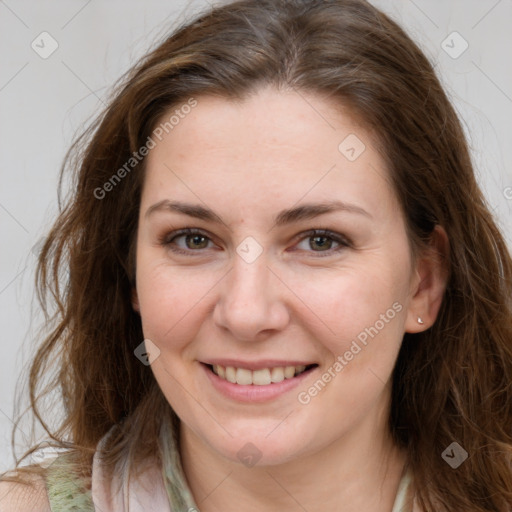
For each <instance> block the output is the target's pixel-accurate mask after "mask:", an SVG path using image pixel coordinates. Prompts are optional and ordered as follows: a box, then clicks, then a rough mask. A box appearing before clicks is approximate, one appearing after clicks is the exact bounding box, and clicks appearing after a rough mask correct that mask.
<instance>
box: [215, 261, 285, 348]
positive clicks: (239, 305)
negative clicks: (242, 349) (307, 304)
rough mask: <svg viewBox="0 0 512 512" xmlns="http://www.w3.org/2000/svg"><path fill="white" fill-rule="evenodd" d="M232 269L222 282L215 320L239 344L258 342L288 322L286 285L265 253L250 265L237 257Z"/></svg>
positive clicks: (282, 327) (281, 328)
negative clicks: (269, 263) (240, 342)
mask: <svg viewBox="0 0 512 512" xmlns="http://www.w3.org/2000/svg"><path fill="white" fill-rule="evenodd" d="M233 260H234V261H233V267H232V269H231V271H230V272H229V273H228V274H227V275H226V277H225V279H223V280H222V281H221V283H219V286H220V291H219V296H218V301H217V303H216V305H215V309H214V313H213V318H214V321H215V323H216V325H217V326H219V327H220V328H222V329H224V330H228V331H229V332H230V333H231V335H232V336H233V337H234V338H235V339H236V340H240V341H257V340H260V339H262V338H263V337H266V336H268V335H269V334H270V333H271V332H272V331H275V332H277V331H280V330H283V329H284V328H285V327H286V326H287V325H288V323H289V319H290V316H289V311H288V308H287V304H286V298H285V294H286V290H287V288H286V286H285V285H284V284H283V283H282V282H281V281H280V280H279V278H278V277H277V275H276V273H275V272H274V271H273V270H272V269H271V268H270V267H269V265H268V261H267V259H266V258H265V253H263V254H262V255H260V256H259V258H258V259H256V261H253V262H252V263H247V262H246V261H244V260H243V259H242V258H241V257H239V256H238V254H235V255H234V257H233Z"/></svg>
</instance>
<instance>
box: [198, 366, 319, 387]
mask: <svg viewBox="0 0 512 512" xmlns="http://www.w3.org/2000/svg"><path fill="white" fill-rule="evenodd" d="M205 366H206V367H207V368H209V370H210V371H211V372H212V373H214V374H215V375H217V376H218V377H219V378H221V379H223V380H225V381H227V382H231V383H232V384H239V385H243V386H248V385H253V386H268V385H270V384H277V383H278V382H282V381H283V380H287V379H293V378H295V377H297V376H299V375H302V374H304V373H306V372H309V371H311V370H312V369H313V368H316V367H317V366H318V364H310V365H308V366H278V367H275V368H262V369H261V370H248V369H246V368H235V367H233V366H227V367H224V366H221V365H217V364H216V365H211V364H207V365H205Z"/></svg>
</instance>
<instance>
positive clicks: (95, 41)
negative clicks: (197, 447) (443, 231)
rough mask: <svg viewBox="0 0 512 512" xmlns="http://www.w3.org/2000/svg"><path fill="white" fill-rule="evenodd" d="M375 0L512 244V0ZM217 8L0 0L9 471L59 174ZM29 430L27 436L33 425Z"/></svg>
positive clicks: (3, 460)
mask: <svg viewBox="0 0 512 512" xmlns="http://www.w3.org/2000/svg"><path fill="white" fill-rule="evenodd" d="M373 3H374V4H375V5H377V6H378V7H380V8H382V9H384V10H385V11H386V12H388V13H389V14H391V15H392V16H393V17H394V18H395V19H396V20H397V21H398V22H399V23H401V24H402V26H404V27H405V28H406V30H407V31H408V32H409V34H410V35H411V36H412V37H413V39H415V40H416V41H417V42H418V43H419V44H420V46H421V47H422V48H423V49H424V51H425V52H426V53H427V55H428V56H429V57H430V58H431V60H433V61H434V62H436V63H437V67H436V69H437V70H438V72H439V74H440V76H441V79H442V82H443V84H444V85H445V87H446V89H447V90H448V92H449V94H450V96H451V98H452V100H453V102H454V104H455V106H456V108H457V110H458V112H459V113H460V116H461V118H462V120H463V122H464V124H465V127H466V132H467V135H468V137H469V140H470V145H471V149H472V153H473V158H474V162H475V165H476V169H477V173H478V179H479V181H480V183H481V185H482V187H483V189H484V191H485V194H486V196H487V198H488V201H489V204H490V206H491V208H492V210H493V211H494V212H495V214H496V217H497V218H498V221H499V223H500V225H501V227H502V229H503V231H504V233H505V236H506V237H507V240H508V243H509V245H510V246H512V242H511V241H512V222H511V221H510V219H511V213H512V176H511V172H510V169H511V162H512V148H511V146H512V145H511V142H512V141H511V140H510V133H511V131H512V71H511V53H512V51H511V49H512V31H511V29H510V24H511V21H512V1H511V0H458V1H446V0H434V1H427V0H393V1H389V0H388V1H381V0H379V1H377V0H375V1H374V2H373ZM209 5H211V3H209V2H207V1H206V0H198V1H194V2H185V1H182V0H179V1H178V0H167V1H156V0H152V1H145V2H143V1H134V0H132V1H127V0H122V1H121V0H108V1H107V0H104V1H101V0H89V1H87V0H80V1H79V0H62V1H56V0H51V1H46V2H41V1H40V0H30V1H27V0H21V1H16V0H0V41H1V46H0V51H1V65H0V113H1V118H0V149H1V150H0V178H1V179H0V236H1V239H0V240H1V241H0V247H1V249H0V256H1V260H0V322H1V326H2V340H1V346H2V357H1V358H0V390H1V393H0V471H3V470H5V469H7V468H9V467H12V464H13V459H12V456H11V453H10V435H11V429H12V418H13V407H14V390H15V385H16V382H17V379H18V377H19V375H20V373H21V371H22V369H23V365H24V364H25V363H26V362H27V361H28V359H29V357H30V356H31V355H33V353H34V348H33V347H34V343H35V341H34V339H35V328H36V327H38V325H39V322H40V321H41V316H40V314H38V312H37V309H36V308H34V309H33V310H31V303H32V300H33V293H34V287H33V275H34V268H35V265H34V264H35V254H34V253H35V252H36V251H35V250H34V251H32V249H33V247H34V246H35V245H37V243H38V241H39V240H40V239H41V236H42V235H43V234H44V233H45V231H46V230H47V229H48V227H49V224H50V222H51V219H52V218H53V217H54V215H55V213H56V211H57V204H56V199H57V195H56V186H57V176H58V172H59V168H60V165H61V163H62V160H63V157H64V154H65V152H66V149H67V148H68V147H69V145H70V143H71V141H72V139H73V137H74V136H75V135H76V134H77V133H78V132H80V130H81V129H82V128H83V126H84V123H85V122H86V121H87V120H89V119H90V118H91V116H92V115H93V114H94V113H96V112H98V111H99V110H100V108H101V107H102V106H103V105H102V103H103V101H104V100H105V98H106V95H107V94H108V92H109V90H110V88H111V87H112V86H113V84H114V82H115V80H116V79H117V78H118V77H119V76H120V75H121V74H122V73H123V72H125V71H126V70H127V69H128V68H129V67H130V65H131V64H132V63H133V62H134V61H135V59H136V58H138V57H139V56H141V55H142V54H143V53H144V52H145V51H146V50H147V49H148V48H149V47H151V46H153V45H154V44H155V43H156V42H157V41H158V40H159V39H160V38H162V37H163V36H164V35H165V34H166V33H167V32H168V31H169V30H170V29H172V28H173V27H174V26H175V24H176V22H177V20H182V19H183V18H184V17H186V16H189V15H190V14H192V13H193V12H197V11H198V10H202V9H208V8H209ZM44 31H46V32H48V33H49V34H50V35H51V37H52V38H54V39H55V40H56V41H57V43H58V49H57V50H56V51H55V52H54V53H53V54H52V55H51V56H49V57H48V58H46V59H43V58H41V57H40V56H39V55H38V54H37V53H36V52H35V51H34V50H33V49H32V47H31V43H32V41H34V40H35V41H36V43H37V42H38V41H40V37H39V35H40V34H41V33H42V32H44ZM454 31H457V32H458V33H459V34H460V35H461V36H462V37H463V38H464V40H465V41H467V43H468V44H469V47H468V49H467V50H466V51H465V52H464V53H463V54H462V55H460V56H459V57H458V58H456V59H454V58H452V57H451V56H450V55H448V54H447V53H446V52H445V50H444V49H443V47H442V45H443V41H446V42H445V43H444V45H449V46H450V47H452V49H451V50H450V51H451V52H452V54H453V53H454V52H458V51H460V50H461V49H462V46H461V45H462V44H464V43H463V41H462V40H461V39H460V38H458V36H450V37H449V38H448V39H447V37H448V36H449V35H450V34H452V32H454ZM39 44H40V45H41V43H39ZM46 48H48V46H46ZM509 187H510V188H509ZM23 382H25V381H23ZM55 414H58V411H57V410H55ZM21 429H22V434H21V436H20V438H19V440H20V441H23V437H24V435H23V432H25V433H28V426H26V425H25V424H22V426H21Z"/></svg>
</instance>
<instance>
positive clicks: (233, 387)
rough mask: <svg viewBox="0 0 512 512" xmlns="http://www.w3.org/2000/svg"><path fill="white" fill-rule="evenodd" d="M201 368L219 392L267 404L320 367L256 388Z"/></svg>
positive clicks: (204, 365)
mask: <svg viewBox="0 0 512 512" xmlns="http://www.w3.org/2000/svg"><path fill="white" fill-rule="evenodd" d="M201 366H202V367H203V370H204V371H205V372H206V375H207V376H208V378H209V379H210V382H211V383H212V385H213V387H214V388H215V389H216V390H217V391H219V392H220V393H222V394H223V395H224V396H226V397H228V398H231V399H233V400H238V401H239V402H266V401H267V400H272V399H273V398H276V397H278V396H280V395H283V394H284V393H286V392H288V391H291V390H292V389H293V388H295V387H297V386H298V385H299V384H300V383H301V382H302V381H304V379H307V378H308V377H309V375H310V374H311V373H312V372H314V371H315V370H316V369H317V368H318V366H314V367H313V368H310V369H309V370H307V371H305V372H302V373H301V374H300V375H297V377H293V378H292V379H285V380H283V381H281V382H274V383H272V384H267V385H265V386H256V385H254V384H248V385H245V384H233V383H232V382H228V381H227V380H224V379H221V378H220V377H219V376H218V375H217V374H215V373H213V371H212V370H210V368H209V366H207V365H206V364H204V363H201Z"/></svg>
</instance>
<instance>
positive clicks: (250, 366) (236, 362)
mask: <svg viewBox="0 0 512 512" xmlns="http://www.w3.org/2000/svg"><path fill="white" fill-rule="evenodd" d="M201 362H202V363H204V364H209V365H219V366H224V367H227V366H232V367H234V368H245V369H247V370H261V369H262V368H277V367H279V366H283V367H284V366H310V365H312V364H316V363H313V362H311V361H298V360H282V359H281V360H279V359H262V360H260V361H244V360H241V359H208V360H205V361H201Z"/></svg>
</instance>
